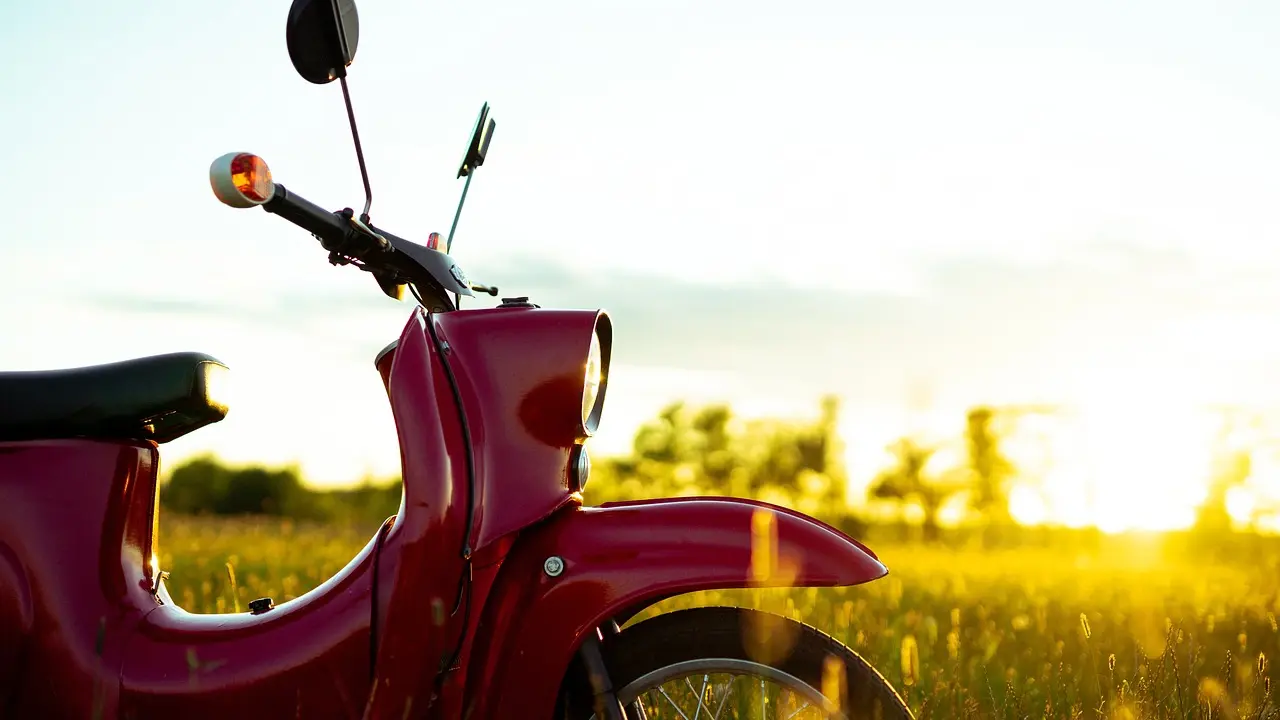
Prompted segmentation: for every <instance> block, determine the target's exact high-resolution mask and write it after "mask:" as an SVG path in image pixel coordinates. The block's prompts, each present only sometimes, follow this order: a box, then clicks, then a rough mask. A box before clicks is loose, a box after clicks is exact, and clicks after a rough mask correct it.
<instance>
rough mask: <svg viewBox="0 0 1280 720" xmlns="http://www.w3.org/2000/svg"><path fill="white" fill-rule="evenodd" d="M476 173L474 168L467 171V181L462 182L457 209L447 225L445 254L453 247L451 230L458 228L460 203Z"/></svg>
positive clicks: (464, 198)
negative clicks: (451, 222) (447, 236)
mask: <svg viewBox="0 0 1280 720" xmlns="http://www.w3.org/2000/svg"><path fill="white" fill-rule="evenodd" d="M475 174H476V171H475V168H472V169H471V172H469V173H467V181H466V182H465V183H463V184H462V197H461V198H460V199H459V200H458V209H457V210H456V211H454V213H453V225H451V226H449V239H448V240H446V241H445V243H444V251H445V254H448V252H449V250H451V249H452V248H453V231H454V230H457V229H458V217H459V216H460V215H462V204H463V203H465V202H466V201H467V189H468V188H470V187H471V178H472V176H474V175H475Z"/></svg>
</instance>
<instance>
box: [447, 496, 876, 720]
mask: <svg viewBox="0 0 1280 720" xmlns="http://www.w3.org/2000/svg"><path fill="white" fill-rule="evenodd" d="M753 546H754V547H755V548H756V551H755V552H753ZM553 556H554V557H558V558H560V560H561V567H562V568H563V569H562V570H561V572H559V574H557V575H556V576H555V577H552V576H550V575H549V574H548V573H547V572H546V570H545V569H544V563H546V562H547V559H548V558H550V557H553ZM551 565H552V571H553V572H554V569H555V567H554V566H555V565H556V563H554V562H552V563H551ZM887 572H888V570H887V569H886V568H885V566H884V565H883V564H881V563H880V561H879V560H878V559H877V558H876V556H875V554H874V553H872V552H871V551H870V550H869V549H867V548H866V547H864V546H863V545H861V544H859V543H858V542H856V541H855V540H853V539H851V538H849V537H848V536H846V535H844V534H843V533H841V532H840V531H838V530H836V529H834V528H832V527H830V526H828V525H825V524H823V523H820V522H818V521H816V520H814V519H812V518H810V517H807V516H805V515H801V514H799V513H796V512H793V511H791V510H787V509H786V508H781V507H778V506H775V505H769V504H767V503H761V502H756V501H750V500H743V499H738V498H671V499H663V500H651V501H639V502H628V503H617V504H610V505H604V506H601V507H597V508H578V507H575V508H568V509H565V510H563V511H561V512H559V513H557V514H556V515H554V516H553V517H551V518H550V519H548V521H547V522H545V523H543V524H541V525H538V526H535V527H533V528H530V529H529V530H527V531H525V533H524V534H522V535H521V536H520V538H519V539H518V540H517V542H516V544H515V548H514V549H513V550H512V552H511V555H510V556H509V557H508V558H507V559H506V561H505V562H504V563H503V566H502V569H501V570H500V571H499V574H498V577H497V579H496V581H495V583H494V587H493V590H492V592H491V593H490V595H489V596H488V599H487V601H486V602H485V609H484V614H483V615H482V617H481V620H480V623H479V625H478V627H477V632H476V637H475V645H474V646H473V649H472V652H471V662H470V666H469V668H468V676H467V691H466V692H467V696H468V697H467V700H466V705H467V708H468V711H469V712H470V713H471V717H474V718H510V717H551V715H552V712H553V710H554V707H555V703H556V697H557V694H558V692H559V688H560V683H561V679H562V678H563V676H564V672H565V669H566V667H568V664H569V661H570V660H571V659H572V657H573V653H574V652H575V651H576V649H577V648H578V645H579V644H580V643H581V642H582V639H583V638H584V637H585V636H586V635H587V633H589V632H592V631H593V630H594V628H596V627H597V626H599V625H601V624H602V623H605V622H607V621H608V620H609V619H611V618H614V617H616V616H618V615H619V614H622V613H629V612H631V611H633V610H635V609H637V608H641V607H644V606H645V605H648V604H651V603H652V602H655V601H657V600H660V599H662V598H665V597H671V596H673V595H679V594H682V593H688V592H694V591H697V590H710V589H717V588H742V587H780V586H795V587H831V586H843V585H857V584H859V583H864V582H867V581H870V580H875V579H876V578H880V577H883V576H884V575H885V574H886V573H887ZM465 714H466V712H464V715H465Z"/></svg>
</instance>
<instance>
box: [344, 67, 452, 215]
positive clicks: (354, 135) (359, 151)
mask: <svg viewBox="0 0 1280 720" xmlns="http://www.w3.org/2000/svg"><path fill="white" fill-rule="evenodd" d="M338 84H340V85H342V101H343V102H344V103H346V105H347V121H348V122H349V123H351V139H352V140H354V141H355V143H356V162H358V163H360V179H361V180H362V181H363V182H364V212H362V213H360V221H361V222H363V223H366V224H367V223H368V222H369V206H370V205H372V204H373V190H371V189H370V188H369V171H368V170H367V169H365V166H364V149H363V148H361V147H360V132H359V131H358V130H356V113H355V111H354V110H352V109H351V92H350V91H348V90H347V74H346V73H342V75H340V76H339V77H338ZM470 179H471V178H467V180H470ZM464 194H465V193H464ZM453 222H454V224H455V225H456V224H457V222H458V220H457V218H454V220H453ZM449 237H450V239H452V238H453V233H452V232H450V233H449Z"/></svg>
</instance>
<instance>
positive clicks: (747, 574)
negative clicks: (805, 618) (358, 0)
mask: <svg viewBox="0 0 1280 720" xmlns="http://www.w3.org/2000/svg"><path fill="white" fill-rule="evenodd" d="M357 22H358V21H357V17H356V13H355V8H354V5H352V4H351V3H350V2H348V1H347V0H295V2H294V3H293V6H292V8H291V10H290V14H289V21H288V31H287V40H288V45H289V52H290V56H291V58H292V60H293V64H294V66H295V68H296V69H297V70H298V71H299V73H300V74H302V76H303V77H304V78H306V79H308V80H310V81H312V82H316V83H325V82H329V81H332V80H334V79H338V80H340V81H341V85H342V87H343V92H344V98H345V99H346V101H347V110H348V116H349V118H350V119H351V126H352V131H353V134H355V122H354V116H353V115H352V114H351V105H350V99H349V95H347V93H346V68H347V66H348V65H349V64H350V62H351V59H352V57H353V56H354V52H355V47H356V42H357V39H358V32H357V27H358V25H357ZM494 128H495V123H494V121H493V120H492V119H491V118H490V117H489V112H488V105H487V104H486V105H485V107H484V109H482V111H481V113H480V118H479V120H478V122H477V123H476V127H475V131H474V132H473V134H472V138H471V143H470V145H469V147H468V150H467V153H466V155H465V159H464V161H463V163H462V167H461V168H460V170H459V177H463V176H465V177H466V178H467V185H468V186H469V184H470V181H471V178H472V177H473V176H474V173H475V171H476V169H477V168H478V167H479V166H481V165H482V164H483V162H484V158H485V156H486V154H487V152H488V146H489V141H490V139H491V138H492V136H493V131H494ZM356 150H357V157H358V158H359V159H360V166H361V171H362V174H364V163H363V158H362V156H361V151H360V145H359V139H358V135H356ZM363 177H364V182H365V189H366V198H365V207H364V211H363V212H362V213H360V214H359V215H357V214H356V213H355V212H353V211H352V210H351V209H349V208H348V209H344V210H342V211H339V212H330V211H327V210H324V209H322V208H320V207H318V206H316V205H314V204H312V203H310V202H308V201H307V200H305V199H303V198H302V197H300V196H299V195H297V194H296V193H294V192H293V191H291V190H287V189H286V188H285V187H284V186H283V185H281V184H279V183H276V182H274V181H273V180H272V178H271V174H270V171H269V170H268V168H267V165H266V163H265V162H263V161H262V159H261V158H258V157H256V156H254V155H251V154H247V153H231V154H228V155H226V156H223V157H221V158H219V159H218V160H216V161H215V162H214V163H213V165H212V167H211V169H210V180H211V184H212V186H213V190H214V192H215V194H216V195H217V197H218V198H219V199H220V200H222V202H224V203H225V204H227V205H231V206H233V207H254V206H260V207H262V208H263V209H265V210H266V211H267V212H270V213H274V214H276V215H279V216H281V217H283V218H285V219H287V220H289V221H291V222H293V223H294V224H296V225H298V226H300V227H302V228H303V229H305V230H307V231H309V232H310V233H311V234H312V235H314V236H315V237H316V238H317V239H318V240H319V241H320V244H321V245H322V246H323V247H324V248H325V249H326V250H327V251H328V252H329V260H330V262H332V263H334V264H339V265H350V266H354V267H356V268H359V269H361V270H364V271H367V272H369V273H371V274H372V275H373V277H374V278H375V279H376V280H377V282H378V283H379V285H380V286H381V288H382V289H383V291H384V292H386V293H388V294H390V295H392V296H393V297H400V295H401V294H402V292H403V290H404V289H405V288H408V289H409V290H410V291H412V293H413V295H414V297H415V298H416V299H417V300H418V302H419V306H417V307H415V308H414V310H413V313H412V315H411V317H410V318H409V321H408V324H407V325H406V326H405V328H404V331H403V332H402V333H401V335H400V337H399V339H398V340H397V341H396V342H394V343H392V344H391V345H390V346H388V347H387V348H386V349H385V350H383V351H382V352H381V353H380V354H379V355H378V356H377V358H376V362H375V364H376V367H377V369H378V371H379V372H380V373H381V376H382V379H383V383H384V385H385V387H386V391H387V395H388V397H389V399H390V402H391V407H392V411H393V414H394V417H395V421H396V425H397V429H398V434H399V441H400V448H401V455H402V470H403V484H404V485H403V495H402V500H401V504H400V508H399V511H398V512H397V513H396V515H394V516H393V517H392V518H390V519H388V520H387V522H386V523H385V524H384V525H383V527H382V528H381V530H380V531H379V532H377V534H376V535H375V536H374V537H373V538H372V539H370V541H369V543H368V544H367V545H366V546H365V547H364V549H363V550H361V551H360V552H359V554H357V555H356V557H354V558H353V559H352V560H351V562H350V563H348V564H347V566H346V567H344V568H343V569H342V570H341V571H339V572H338V573H337V574H336V575H335V576H334V577H332V578H330V579H329V580H328V581H327V582H325V583H324V584H323V585H321V586H319V587H317V588H315V589H314V590H312V591H310V592H308V593H306V594H305V595H303V596H301V597H299V598H297V599H294V600H290V601H288V602H282V603H280V604H279V605H275V604H274V603H273V601H272V600H271V599H270V598H262V599H259V600H255V601H254V602H252V603H251V604H250V607H249V610H248V612H243V613H235V614H217V615H198V614H191V613H188V612H186V611H184V610H183V609H182V608H180V607H178V606H177V605H176V604H175V603H174V601H173V598H172V597H170V595H169V593H168V592H167V590H166V587H165V578H166V573H164V572H163V571H162V569H161V568H160V567H159V566H158V560H157V556H158V553H157V551H156V548H157V527H158V524H157V516H158V510H159V506H158V501H157V497H158V495H157V477H158V469H159V450H158V446H159V445H160V444H163V443H165V442H167V441H169V440H172V439H174V438H177V437H180V436H182V435H184V434H186V433H190V432H192V431H194V430H197V429H198V428H200V427H202V426H204V425H207V424H209V423H213V422H217V421H219V420H221V419H222V418H223V417H224V416H225V414H226V412H227V406H226V404H225V402H224V400H223V399H222V398H221V396H220V394H219V391H220V387H221V383H222V379H223V377H224V376H225V374H226V372H227V369H226V367H225V366H223V365H222V364H221V363H219V362H218V361H217V360H215V359H214V358H212V357H210V356H208V355H202V354H197V353H176V354H171V355H163V356H155V357H147V358H141V359H135V360H128V361H124V362H119V363H115V364H110V365H102V366H95V367H85V368H77V369H70V370H54V371H45V372H11V373H0V712H2V713H3V716H4V717H10V718H100V719H108V718H139V719H142V718H160V717H166V718H168V717H177V718H185V719H187V720H196V719H199V718H229V717H244V718H329V717H345V718H356V717H363V718H370V719H372V718H395V719H396V720H400V719H401V718H409V717H424V718H425V717H430V718H449V719H454V718H474V719H480V718H500V719H508V718H574V719H579V718H590V717H598V718H610V719H611V720H621V719H623V718H626V719H629V720H641V719H643V720H656V719H657V718H674V717H682V718H685V719H686V720H689V719H690V718H699V717H706V718H722V717H761V718H764V717H779V718H784V717H795V718H805V717H884V718H892V717H900V718H905V717H910V713H909V711H908V710H907V708H906V707H905V706H904V705H903V703H902V701H901V699H900V698H899V696H898V695H897V694H896V693H895V691H894V690H893V688H892V687H891V686H890V685H889V684H888V683H887V682H886V681H885V680H884V679H883V678H882V677H881V676H880V675H879V674H878V673H877V672H876V671H875V670H874V669H873V668H872V667H871V666H870V665H868V664H867V663H866V662H865V661H863V660H862V659H861V658H860V657H859V656H857V655H856V654H855V653H854V652H852V651H851V650H849V649H848V648H846V647H845V646H843V645H842V644H840V643H839V642H837V641H836V640H834V639H832V638H831V637H829V636H827V635H825V634H823V633H821V632H819V631H818V630H816V629H814V628H812V627H809V626H807V625H804V624H801V623H799V622H796V621H793V620H790V619H786V618H783V617H780V616H776V615H770V614H767V613H762V612H759V611H755V610H749V609H742V608H726V607H708V608H695V609H688V610H680V611H674V612H669V613H665V614H659V615H656V616H654V617H652V618H650V619H647V620H643V621H641V622H637V623H634V624H631V625H630V626H627V627H625V629H622V627H621V626H623V625H624V624H626V623H627V621H628V620H629V619H631V618H633V617H634V616H636V615H637V614H638V613H639V612H640V611H642V610H644V609H645V608H647V607H649V606H651V605H653V604H654V603H656V602H658V601H660V600H663V599H666V598H670V597H672V596H675V595H679V594H683V593H689V592H693V591H697V590H707V589H713V588H740V587H753V586H754V587H770V586H772V587H777V586H842V585H855V584H858V583H863V582H867V581H870V580H874V579H876V578H879V577H882V576H883V575H885V573H886V572H887V571H886V569H885V567H884V565H882V564H881V563H880V562H879V560H877V558H876V556H875V555H874V554H873V553H872V552H871V551H870V550H868V549H867V548H866V547H864V546H863V545H861V544H859V543H858V542H856V541H855V540H852V539H850V538H849V537H847V536H845V535H844V534H842V533H841V532H839V531H838V530H835V529H833V528H831V527H829V526H827V525H825V524H823V523H821V522H818V521H816V520H814V519H812V518H809V517H806V516H804V515H802V514H799V513H796V512H793V511H790V510H788V509H785V508H782V507H777V506H772V505H768V504H765V503H760V502H754V501H750V500H744V499H737V498H727V497H714V498H713V497H703V498H666V499H656V500H647V501H638V502H622V503H607V504H605V505H602V506H599V507H587V506H584V505H583V500H582V494H581V493H582V490H583V487H584V486H585V485H586V483H587V480H588V477H589V474H590V462H589V460H588V456H587V451H586V447H585V444H584V443H585V441H586V440H587V438H588V437H590V436H591V435H592V433H593V432H594V431H595V430H596V428H597V426H598V423H599V422H600V418H601V413H602V411H603V408H604V401H605V395H606V390H607V389H608V378H609V366H610V361H611V349H612V338H613V327H612V323H611V321H610V318H609V315H608V314H607V313H605V312H604V311H599V310H597V311H583V310H553V309H544V308H540V307H538V306H537V305H536V304H534V303H532V302H529V300H528V299H527V298H523V297H519V298H504V299H503V300H502V301H501V304H500V305H499V306H497V307H492V308H484V309H473V310H459V309H458V304H459V301H460V299H461V297H462V296H471V295H473V291H481V290H482V291H485V292H489V293H491V294H495V295H496V289H494V288H487V287H483V286H479V285H475V284H472V283H471V282H469V281H468V280H467V278H466V275H464V274H463V272H462V270H461V269H460V268H459V267H458V265H457V264H456V263H455V262H454V261H453V260H452V259H451V257H450V256H449V254H448V252H447V250H448V249H449V244H451V241H452V234H453V233H452V231H451V232H450V237H449V241H448V242H447V243H446V244H445V247H444V248H441V247H440V241H439V236H437V235H434V234H433V236H432V238H431V240H430V241H429V242H428V243H426V244H415V243H412V242H410V241H407V240H404V239H402V238H400V237H398V236H396V235H393V234H392V233H389V232H387V231H385V230H383V229H380V228H378V227H376V226H374V225H373V224H372V223H371V222H370V219H369V212H368V211H369V193H368V177H367V174H364V175H363ZM465 197H466V189H465V187H464V190H463V198H464V200H465ZM458 209H459V211H461V203H460V204H459V208H458ZM456 225H457V215H455V217H454V227H455V228H456Z"/></svg>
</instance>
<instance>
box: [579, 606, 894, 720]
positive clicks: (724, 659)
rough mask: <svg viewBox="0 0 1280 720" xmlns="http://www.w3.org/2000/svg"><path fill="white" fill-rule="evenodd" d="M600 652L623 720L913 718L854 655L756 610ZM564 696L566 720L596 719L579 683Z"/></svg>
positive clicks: (722, 612)
mask: <svg viewBox="0 0 1280 720" xmlns="http://www.w3.org/2000/svg"><path fill="white" fill-rule="evenodd" d="M761 638H766V639H773V640H777V639H778V638H786V640H785V641H784V642H785V645H784V649H783V650H782V651H780V652H775V653H774V655H775V657H770V658H764V657H761V655H762V654H767V653H761V652H760V651H759V650H754V651H753V650H751V649H749V648H755V647H756V646H757V641H759V640H760V639H761ZM604 653H605V664H606V666H607V667H608V668H609V673H610V678H611V679H612V681H613V686H614V688H616V689H617V690H616V692H617V695H618V699H619V700H620V701H622V703H623V706H624V707H626V708H627V714H628V719H629V720H723V719H726V718H739V719H743V720H745V719H747V718H750V719H751V720H817V719H820V718H821V719H826V718H832V719H836V718H839V719H840V720H846V719H852V718H859V719H860V718H880V719H883V720H890V719H909V718H910V717H911V713H910V711H909V710H907V708H906V706H905V705H904V704H903V702H902V700H901V698H899V697H898V694H897V693H896V692H895V691H894V690H893V688H892V687H891V686H890V685H889V684H888V682H887V681H886V680H885V679H884V678H883V677H881V675H880V674H879V673H878V672H876V671H875V669H874V668H872V667H871V666H870V665H868V664H867V663H866V661H864V660H863V659H862V658H861V657H859V656H858V655H857V654H856V653H854V652H853V651H852V650H850V649H849V648H847V647H845V646H844V645H842V644H840V643H839V642H837V641H836V640H835V639H833V638H831V637H830V636H828V635H825V634H823V633H821V632H819V631H818V630H816V629H814V628H812V627H809V626H807V625H804V624H802V623H798V622H795V621H794V620H789V619H787V618H783V617H780V616H777V615H772V614H769V613H762V612H759V611H755V610H747V609H743V608H728V607H713V608H693V609H690V610H679V611H676V612H672V613H667V614H664V615H658V616H657V617H654V618H651V619H649V620H645V621H644V622H641V623H637V624H636V625H634V626H633V627H629V628H627V629H626V630H624V631H623V632H622V633H621V634H619V635H618V636H616V637H614V638H611V639H609V640H608V641H606V644H605V647H604ZM578 675H580V673H574V672H571V673H570V677H571V678H572V677H576V676H578ZM824 687H825V688H826V690H827V691H828V692H829V693H831V694H832V697H831V698H827V697H824V695H823V689H824ZM565 695H566V698H565V700H566V702H565V707H566V708H567V709H568V713H567V717H569V718H571V719H573V720H585V719H587V718H591V719H592V720H594V719H595V717H596V716H595V714H594V712H593V709H592V708H591V706H590V692H589V691H588V690H587V689H586V687H585V683H584V681H582V679H581V678H580V677H577V679H576V680H573V681H571V680H566V687H565ZM837 702H838V703H839V705H837V704H836V703H837Z"/></svg>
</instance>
